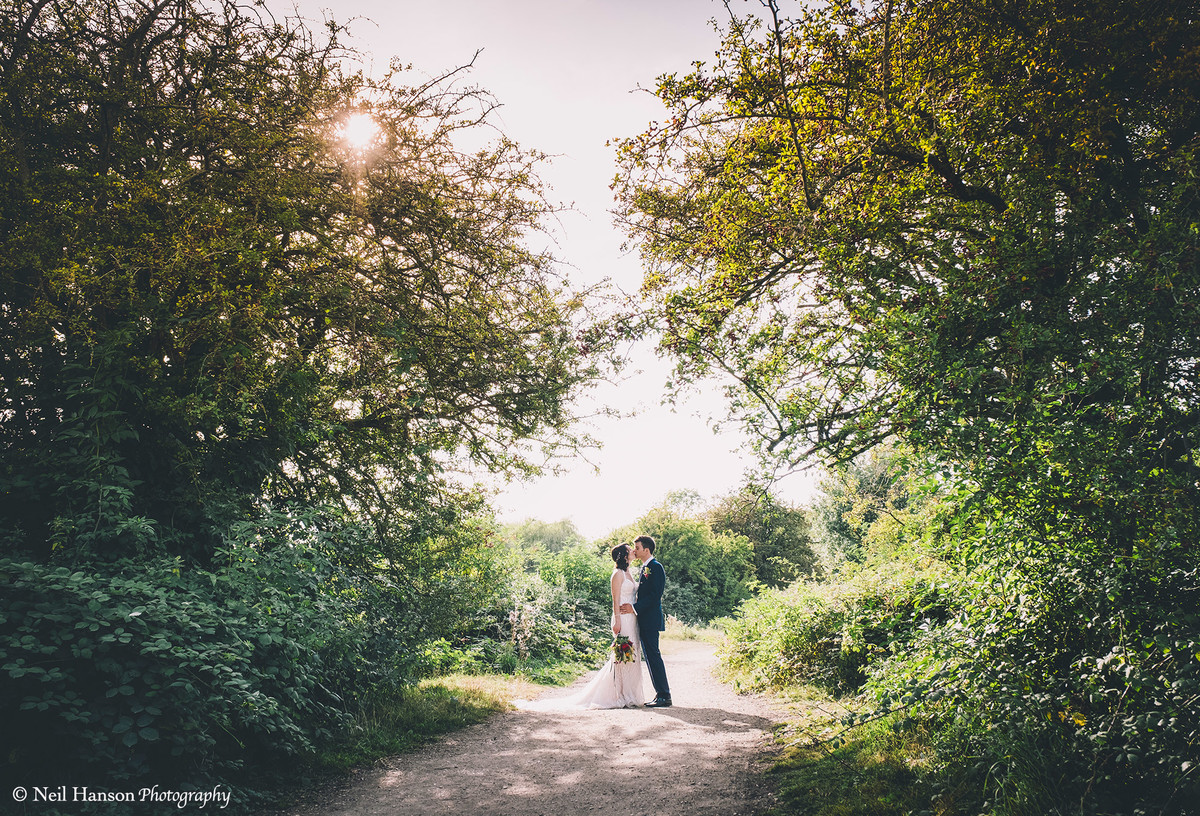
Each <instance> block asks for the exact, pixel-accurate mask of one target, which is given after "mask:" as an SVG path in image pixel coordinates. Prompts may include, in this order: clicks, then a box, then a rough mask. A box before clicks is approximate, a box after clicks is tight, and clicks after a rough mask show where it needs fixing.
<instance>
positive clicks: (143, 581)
mask: <svg viewBox="0 0 1200 816" xmlns="http://www.w3.org/2000/svg"><path fill="white" fill-rule="evenodd" d="M309 576H310V579H311V580H313V583H316V582H317V581H319V576H318V575H316V574H314V573H310V574H309ZM0 583H3V584H5V585H6V586H7V587H8V590H7V592H6V595H7V597H6V603H5V604H4V607H3V611H0V700H3V701H4V707H5V708H6V709H8V710H7V711H6V712H5V714H6V716H5V719H6V720H7V721H8V723H9V727H8V728H6V729H4V731H3V735H2V736H0V740H2V741H3V744H2V745H0V756H3V757H4V760H5V762H6V765H7V768H6V770H7V771H8V772H9V773H10V774H13V775H14V776H15V777H16V778H18V779H25V780H32V779H39V778H40V777H41V776H42V775H44V773H45V771H46V769H48V768H53V769H55V775H56V779H60V780H62V782H63V783H69V784H73V785H74V784H80V785H93V786H97V785H98V786H100V787H102V788H103V787H105V785H107V784H111V783H113V782H129V783H133V782H136V781H139V780H146V781H150V782H152V783H154V784H158V785H160V786H169V785H177V786H178V785H183V786H187V785H192V786H201V787H202V786H211V785H212V784H214V782H223V783H226V784H234V783H239V782H241V781H244V778H245V777H244V774H243V773H242V772H243V771H244V770H245V769H246V768H248V767H250V766H254V765H258V764H267V763H270V762H271V761H274V760H277V759H278V758H280V757H282V756H294V755H296V754H299V753H302V752H305V751H308V750H310V749H311V748H312V747H313V745H314V740H316V739H319V738H320V737H322V736H325V735H327V734H329V733H330V732H331V730H332V729H334V728H337V727H338V726H339V725H341V724H342V723H343V722H344V721H345V714H344V708H345V706H344V701H343V700H341V699H340V698H339V697H338V696H337V694H336V693H335V692H334V691H333V690H332V689H331V688H330V686H331V685H336V680H337V678H330V677H329V676H328V673H327V666H326V663H325V661H324V660H323V659H322V650H323V648H325V647H328V646H329V645H330V644H332V643H334V642H335V641H336V640H337V639H338V633H337V632H336V631H334V630H335V629H336V628H337V627H338V626H339V625H341V624H342V622H343V621H344V617H342V618H341V619H339V618H338V617H337V616H330V615H329V614H328V613H329V612H330V610H329V609H328V608H327V607H326V606H325V605H322V604H313V603H311V599H310V598H304V597H303V596H295V597H292V598H290V599H289V598H288V597H286V596H285V595H284V594H282V593H276V592H271V591H270V590H269V588H266V589H267V591H265V592H264V591H263V590H264V587H263V586H262V585H261V584H260V583H259V582H258V581H257V580H255V576H254V575H252V574H249V573H247V572H246V571H243V570H240V569H238V568H237V567H233V568H230V569H228V570H224V571H221V572H203V571H194V572H188V571H186V570H183V569H181V568H180V565H179V563H178V562H177V561H175V560H173V559H165V558H164V559H159V560H157V561H151V562H142V563H138V564H133V563H131V562H128V561H123V562H118V563H116V564H113V565H106V566H103V567H92V568H90V569H86V570H84V569H78V570H71V569H69V568H67V567H53V566H44V565H37V564H33V563H29V562H16V561H12V560H3V561H0ZM331 680H333V681H334V682H333V683H331Z"/></svg>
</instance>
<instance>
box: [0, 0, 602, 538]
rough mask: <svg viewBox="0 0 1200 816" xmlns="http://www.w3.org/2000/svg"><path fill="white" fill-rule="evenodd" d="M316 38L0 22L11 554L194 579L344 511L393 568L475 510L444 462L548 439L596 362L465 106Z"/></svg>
mask: <svg viewBox="0 0 1200 816" xmlns="http://www.w3.org/2000/svg"><path fill="white" fill-rule="evenodd" d="M340 32H341V29H340V28H339V27H338V26H336V25H332V24H331V25H330V26H329V27H328V31H327V32H326V33H325V35H323V36H318V35H317V34H314V33H313V32H311V31H309V30H308V29H306V28H305V27H304V26H302V25H300V24H299V23H297V22H296V21H294V20H286V21H279V20H275V19H273V18H272V17H271V16H270V15H269V14H268V12H266V11H265V10H264V9H263V8H262V7H261V6H255V7H250V6H245V5H241V4H237V3H234V2H231V1H229V0H218V2H214V3H207V2H198V1H197V0H151V2H145V3H143V2H135V1H134V0H100V2H95V3H82V2H78V0H19V1H18V2H15V3H10V4H8V5H6V6H5V8H4V10H3V12H0V314H2V315H3V320H2V321H0V381H2V383H3V387H2V390H0V450H2V451H3V455H2V457H0V458H2V460H3V464H2V465H0V483H2V484H3V489H2V491H0V496H2V498H0V529H3V530H4V531H5V533H6V540H7V541H8V542H9V547H10V548H12V547H15V548H17V549H18V550H21V551H24V552H26V553H29V554H34V555H36V556H37V557H39V558H46V557H48V556H49V555H50V553H51V551H53V552H55V553H57V555H58V556H59V557H71V558H74V557H77V556H78V557H83V556H97V557H101V558H117V557H121V556H124V555H129V554H133V553H138V552H144V551H146V550H147V549H157V548H165V549H167V550H168V551H171V552H176V553H182V554H186V555H189V556H194V557H197V558H200V559H205V558H207V557H209V556H210V555H211V553H212V552H213V550H214V549H215V548H216V547H217V546H218V545H219V542H220V541H221V538H222V532H221V530H222V523H223V522H224V521H226V520H228V519H231V518H240V517H245V515H246V514H247V513H250V512H253V509H254V508H255V507H256V506H257V505H258V503H259V502H260V501H262V500H263V499H264V498H267V499H276V500H295V501H301V502H307V503H316V504H333V505H339V506H343V507H345V508H346V510H347V511H348V512H351V513H353V514H365V515H366V516H368V517H370V518H371V519H373V521H374V522H375V525H376V529H377V530H378V536H377V539H378V540H377V545H378V546H379V547H384V548H385V549H390V551H391V552H392V554H393V555H395V554H398V553H402V552H403V551H404V550H405V549H406V548H409V549H411V548H412V547H415V546H417V544H418V543H419V542H422V541H425V540H427V539H430V538H436V537H437V536H438V535H439V534H440V532H441V531H444V530H446V529H448V528H447V525H451V524H452V523H453V522H454V520H455V519H457V518H459V517H461V516H462V515H463V514H464V512H469V510H470V508H471V507H473V506H474V505H475V504H476V502H474V500H472V499H470V497H461V496H457V493H458V492H459V491H458V490H457V489H456V488H455V487H454V486H453V480H452V479H451V478H450V476H449V473H450V467H449V466H450V464H451V463H456V462H461V463H464V464H465V463H470V467H472V468H486V469H494V470H514V469H515V470H522V471H528V470H531V469H533V467H534V466H533V465H532V464H531V460H529V459H526V458H525V457H524V456H523V455H522V451H523V450H526V449H527V447H528V446H529V444H530V443H539V442H540V443H544V444H546V445H549V446H551V447H556V446H559V445H563V444H566V445H570V444H572V440H571V438H570V437H569V435H567V433H566V429H567V427H568V425H569V422H570V412H569V410H568V408H567V399H568V396H569V395H570V394H571V393H572V392H573V391H574V390H575V389H576V388H577V387H578V386H580V385H581V384H583V383H584V382H586V381H587V380H588V378H589V377H590V376H591V374H590V363H589V362H588V358H586V357H585V356H584V354H583V353H582V352H581V346H582V345H583V344H585V343H590V344H591V349H592V351H593V352H594V351H595V350H597V349H599V348H600V347H601V345H602V341H601V340H599V339H597V338H589V337H588V336H587V334H586V332H585V331H584V329H583V327H582V323H581V318H582V300H581V298H580V297H578V296H576V295H574V294H572V293H571V292H569V291H568V290H567V289H566V288H565V286H564V284H563V282H562V281H560V280H559V279H558V278H557V276H556V275H555V272H554V268H553V265H552V259H551V258H549V257H548V256H546V255H544V254H541V253H539V252H536V251H533V250H531V249H529V248H528V247H527V246H526V238H527V237H528V235H529V234H530V232H531V231H535V230H537V229H539V225H540V223H541V220H542V219H543V217H544V216H546V215H547V214H548V213H549V212H550V211H551V210H552V207H551V206H550V205H549V204H548V203H547V202H546V200H545V198H544V196H543V194H542V189H541V187H540V185H539V182H538V180H537V178H536V176H535V175H534V169H535V165H536V163H537V161H538V160H539V159H540V156H539V155H538V154H536V153H533V152H530V151H526V150H523V149H521V148H520V147H518V146H517V145H515V144H513V143H512V142H510V141H508V140H506V139H504V138H499V139H498V140H495V141H493V142H492V143H491V144H490V145H489V146H487V147H484V148H482V149H479V150H476V151H474V152H467V151H465V150H460V149H459V148H458V147H456V139H457V138H458V136H459V135H460V132H461V131H465V130H468V129H471V128H475V127H476V126H481V125H485V124H486V123H487V119H488V115H489V113H490V111H491V109H492V108H493V107H494V102H493V101H492V100H491V99H490V97H488V96H487V95H486V94H485V93H483V92H481V91H479V90H477V89H474V88H471V87H462V86H461V85H457V84H456V83H457V82H458V78H457V77H455V76H454V75H453V74H451V75H449V76H447V77H444V78H443V79H442V80H436V81H433V82H429V83H425V84H421V85H418V86H415V87H408V86H405V85H403V84H400V74H399V69H398V68H397V69H394V70H393V71H392V72H391V73H389V74H388V75H387V76H386V77H384V78H382V79H378V80H376V79H371V78H369V77H367V76H365V75H363V74H362V73H361V72H354V71H353V70H352V69H351V68H348V67H346V66H347V65H348V64H349V63H348V61H347V60H348V58H349V57H350V56H351V55H349V54H347V53H346V52H345V51H344V50H343V49H342V48H341V47H340V46H339V44H338V39H337V38H338V35H339V34H340ZM364 117H365V118H364ZM348 122H351V123H355V124H357V125H358V126H362V125H366V128H365V130H364V131H363V132H364V133H365V137H364V138H363V140H362V142H361V143H360V144H350V143H348V142H347V139H346V138H345V136H346V132H347V128H348V127H349V125H348ZM464 507H465V508H466V509H464ZM389 541H390V542H391V543H390V544H388V543H387V542H389Z"/></svg>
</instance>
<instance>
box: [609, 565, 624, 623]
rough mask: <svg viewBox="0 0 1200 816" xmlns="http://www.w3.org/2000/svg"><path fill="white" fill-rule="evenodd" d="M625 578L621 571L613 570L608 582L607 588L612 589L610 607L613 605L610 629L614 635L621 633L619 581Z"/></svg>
mask: <svg viewBox="0 0 1200 816" xmlns="http://www.w3.org/2000/svg"><path fill="white" fill-rule="evenodd" d="M623 580H625V579H624V577H623V576H622V575H621V573H619V572H617V571H616V570H613V574H612V580H610V581H609V582H608V588H609V589H610V590H611V591H612V607H613V625H612V630H613V634H614V635H619V634H621V582H622V581H623Z"/></svg>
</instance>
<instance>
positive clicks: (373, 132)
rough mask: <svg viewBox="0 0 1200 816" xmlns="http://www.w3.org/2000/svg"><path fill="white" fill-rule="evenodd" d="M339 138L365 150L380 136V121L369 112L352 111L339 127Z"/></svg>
mask: <svg viewBox="0 0 1200 816" xmlns="http://www.w3.org/2000/svg"><path fill="white" fill-rule="evenodd" d="M337 133H338V138H339V139H341V140H342V141H343V142H345V143H346V144H348V145H349V146H350V147H353V148H354V149H356V150H365V149H366V148H368V147H370V146H371V145H372V144H373V143H374V142H375V140H376V139H378V138H379V123H378V122H376V121H375V120H374V119H373V118H372V117H371V115H370V114H369V113H352V114H350V115H349V116H347V117H346V120H345V121H344V122H342V126H341V127H340V128H338V132H337Z"/></svg>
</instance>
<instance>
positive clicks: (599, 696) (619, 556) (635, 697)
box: [515, 544, 645, 711]
mask: <svg viewBox="0 0 1200 816" xmlns="http://www.w3.org/2000/svg"><path fill="white" fill-rule="evenodd" d="M629 555H630V550H629V545H628V544H618V545H617V546H616V547H613V549H612V560H613V562H614V564H615V566H614V567H613V572H612V577H611V578H610V579H609V589H610V590H611V592H610V594H611V596H612V631H613V640H614V643H615V641H616V638H617V637H626V638H629V642H630V645H631V646H632V647H633V648H632V651H633V659H632V660H630V661H629V662H626V663H620V662H617V660H616V656H615V654H614V653H613V652H612V651H611V650H610V652H609V657H608V662H607V663H605V664H604V668H602V669H600V671H598V672H597V673H596V675H595V676H594V677H593V678H592V679H591V682H589V683H588V684H587V685H586V686H585V687H584V688H583V689H582V690H580V691H578V692H576V693H575V694H573V695H571V696H570V697H567V698H565V699H553V700H539V701H537V702H532V703H531V702H526V701H524V700H518V701H515V702H516V705H517V707H518V708H522V709H525V710H527V711H573V710H578V709H586V708H633V707H636V706H640V705H641V704H642V700H643V699H645V698H644V697H643V696H642V644H641V639H640V638H639V637H638V628H637V616H636V615H632V614H625V615H622V614H621V611H620V610H621V604H632V603H633V602H634V599H635V598H636V597H637V581H635V580H634V579H633V574H632V573H631V572H630V570H629Z"/></svg>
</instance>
